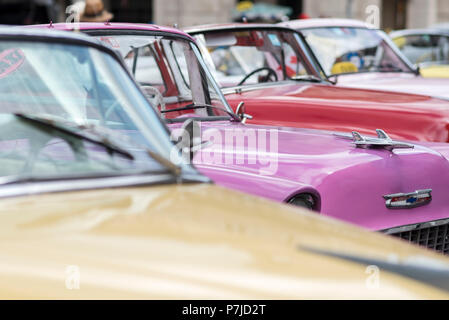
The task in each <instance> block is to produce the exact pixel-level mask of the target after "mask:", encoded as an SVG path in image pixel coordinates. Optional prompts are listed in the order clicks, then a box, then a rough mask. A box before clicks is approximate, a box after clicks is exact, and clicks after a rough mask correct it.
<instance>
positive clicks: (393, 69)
mask: <svg viewBox="0 0 449 320" xmlns="http://www.w3.org/2000/svg"><path fill="white" fill-rule="evenodd" d="M373 71H379V72H407V71H405V70H403V69H402V68H400V67H397V66H395V65H393V64H391V63H388V64H384V65H381V66H374V67H373Z"/></svg>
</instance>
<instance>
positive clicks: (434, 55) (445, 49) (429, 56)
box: [393, 34, 449, 64]
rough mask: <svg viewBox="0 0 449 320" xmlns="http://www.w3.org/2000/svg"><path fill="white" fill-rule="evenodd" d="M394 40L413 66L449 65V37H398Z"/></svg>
mask: <svg viewBox="0 0 449 320" xmlns="http://www.w3.org/2000/svg"><path fill="white" fill-rule="evenodd" d="M393 40H394V42H395V44H396V45H397V46H398V47H399V49H401V51H402V53H403V54H404V55H405V56H406V57H407V58H408V59H409V60H410V61H411V62H412V63H413V64H423V63H426V62H430V63H431V62H435V63H438V64H449V37H446V36H439V35H429V34H419V35H409V36H401V37H396V38H394V39H393Z"/></svg>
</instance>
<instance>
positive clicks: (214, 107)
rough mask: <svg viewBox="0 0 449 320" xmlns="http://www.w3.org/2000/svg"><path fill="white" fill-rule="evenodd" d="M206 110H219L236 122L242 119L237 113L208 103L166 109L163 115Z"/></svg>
mask: <svg viewBox="0 0 449 320" xmlns="http://www.w3.org/2000/svg"><path fill="white" fill-rule="evenodd" d="M204 108H213V109H218V110H220V111H223V112H226V113H227V114H228V115H230V116H231V117H232V118H233V119H234V120H235V121H240V118H239V116H238V115H236V114H235V113H232V112H230V111H228V110H226V109H223V108H220V107H216V106H213V105H211V104H206V103H198V104H197V103H190V104H188V105H185V106H184V107H181V108H173V109H166V110H162V111H161V113H168V112H175V111H185V110H194V109H204Z"/></svg>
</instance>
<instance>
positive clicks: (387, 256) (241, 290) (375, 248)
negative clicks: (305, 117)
mask: <svg viewBox="0 0 449 320" xmlns="http://www.w3.org/2000/svg"><path fill="white" fill-rule="evenodd" d="M0 214H1V216H2V224H1V225H0V238H1V239H2V241H1V242H0V276H1V278H2V279H3V280H2V286H1V288H0V297H1V298H3V299H15V298H37V299H47V298H58V299H99V298H100V299H103V298H125V299H134V298H146V299H148V298H162V299H167V298H171V299H174V298H183V299H186V298H189V299H191V298H202V299H213V298H221V299H234V298H236V299H241V298H245V299H256V298H282V299H286V298H287V299H288V298H318V299H325V298H336V297H338V298H351V299H363V298H381V299H387V298H405V299H415V298H429V299H435V298H437V299H438V298H441V299H443V298H445V299H447V298H448V294H449V291H448V290H449V284H448V283H447V281H445V280H444V279H449V276H447V272H448V270H449V264H448V261H449V260H448V259H447V258H445V257H441V256H438V255H436V254H433V253H431V252H427V251H424V250H421V249H418V248H415V247H413V246H409V245H406V244H405V243H403V242H402V241H399V240H395V239H391V238H389V237H386V236H383V235H380V234H372V233H369V232H366V231H363V230H360V229H358V228H355V227H351V226H348V225H345V224H343V223H341V222H338V221H333V220H329V219H325V218H323V217H320V216H317V215H315V214H312V213H308V212H306V211H303V210H300V209H297V208H293V207H288V206H286V205H280V204H276V203H273V202H269V201H267V200H263V199H260V198H256V197H253V196H247V195H243V194H238V193H236V192H233V191H230V190H226V189H223V188H221V187H217V186H214V185H208V184H195V185H177V186H154V187H144V188H128V189H127V188H122V189H109V190H108V189H104V190H96V191H88V192H83V191H81V192H73V193H60V194H46V195H39V196H27V197H18V198H10V199H3V200H2V206H1V208H0ZM373 261H376V263H378V266H379V267H378V268H379V269H376V270H377V271H379V272H380V275H379V276H380V282H379V283H378V286H375V284H376V283H377V282H376V281H374V286H373V285H371V282H370V281H371V280H372V279H371V278H372V277H373V274H372V273H373V272H377V271H376V270H374V269H373V266H372V265H371V264H372V262H373ZM368 265H371V269H373V270H374V271H373V270H371V269H369V268H370V267H367V266H368ZM416 270H418V271H419V272H418V273H417V272H416ZM435 275H439V276H440V277H441V280H439V283H437V281H434V280H435V279H434V277H435ZM444 275H446V277H444ZM370 276H371V277H370ZM374 276H376V275H374ZM432 279H434V280H433V281H432ZM425 282H427V284H426V283H425ZM446 287H447V288H446ZM341 288H346V289H345V290H341Z"/></svg>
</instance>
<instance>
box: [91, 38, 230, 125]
mask: <svg viewBox="0 0 449 320" xmlns="http://www.w3.org/2000/svg"><path fill="white" fill-rule="evenodd" d="M98 39H100V40H101V41H103V42H104V43H106V44H107V45H109V46H111V47H113V48H116V49H117V50H119V52H120V53H121V54H122V56H123V58H124V60H125V63H126V65H127V66H128V68H129V69H130V71H131V72H132V74H133V75H134V76H135V78H136V80H137V82H138V83H139V84H140V86H141V89H142V91H143V92H144V93H145V95H146V97H147V99H148V100H149V101H150V102H151V104H152V105H153V107H154V108H156V110H157V111H158V112H159V113H160V115H161V117H163V118H164V119H165V120H167V121H169V122H178V121H179V122H182V121H185V120H186V119H188V118H190V117H200V118H201V119H202V120H220V119H221V120H229V119H230V116H229V114H228V112H229V111H230V109H229V107H228V106H227V104H226V102H225V101H224V100H223V98H222V97H221V95H220V94H219V92H217V90H216V89H215V88H214V86H213V83H212V81H213V80H211V79H210V78H209V77H207V76H206V74H205V71H204V70H203V69H202V68H201V66H200V64H199V62H198V57H197V56H196V54H195V52H194V51H193V47H192V44H190V42H188V41H184V40H181V39H172V38H164V37H160V36H144V35H142V36H138V35H114V36H112V35H108V36H99V37H98ZM191 105H195V106H200V105H201V106H205V105H206V106H207V105H210V106H212V107H201V108H199V107H194V108H191V107H188V106H191Z"/></svg>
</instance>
